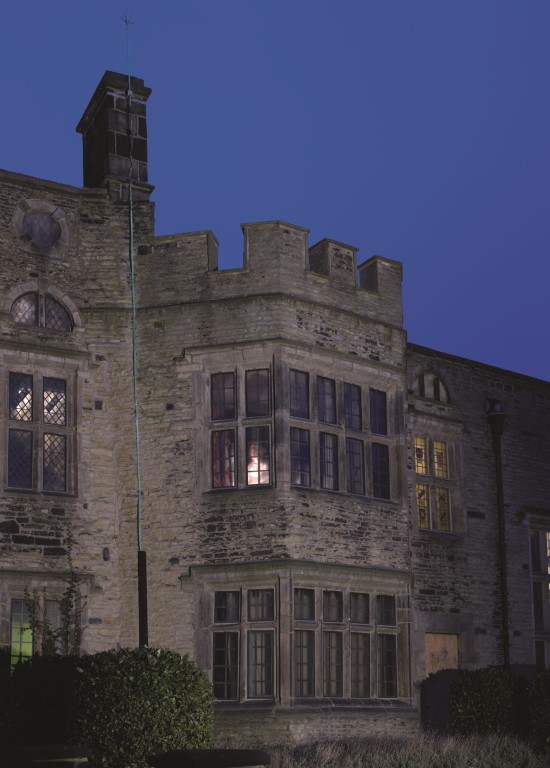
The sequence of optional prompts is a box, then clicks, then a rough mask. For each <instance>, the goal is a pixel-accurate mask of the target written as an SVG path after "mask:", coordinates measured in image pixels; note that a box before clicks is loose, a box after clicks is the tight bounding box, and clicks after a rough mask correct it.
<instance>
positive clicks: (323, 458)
mask: <svg viewBox="0 0 550 768" xmlns="http://www.w3.org/2000/svg"><path fill="white" fill-rule="evenodd" d="M319 465H320V466H319V477H320V484H321V488H324V489H325V490H327V491H337V490H338V436H337V435H332V434H328V433H327V432H321V433H320V434H319Z"/></svg>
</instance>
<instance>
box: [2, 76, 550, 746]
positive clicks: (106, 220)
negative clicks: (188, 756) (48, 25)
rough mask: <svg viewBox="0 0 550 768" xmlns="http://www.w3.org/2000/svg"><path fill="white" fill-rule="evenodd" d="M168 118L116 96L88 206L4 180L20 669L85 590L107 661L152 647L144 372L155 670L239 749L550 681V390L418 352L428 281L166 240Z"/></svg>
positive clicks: (87, 147) (93, 110)
mask: <svg viewBox="0 0 550 768" xmlns="http://www.w3.org/2000/svg"><path fill="white" fill-rule="evenodd" d="M149 94H150V91H149V89H148V88H146V87H145V85H144V83H143V81H141V80H138V79H136V78H134V79H132V98H131V102H130V104H129V103H128V99H127V93H126V78H125V77H123V76H122V75H117V74H116V73H111V72H107V73H106V74H105V76H104V77H103V79H102V81H101V82H100V84H99V86H98V88H97V90H96V92H95V94H94V96H93V97H92V100H91V102H90V104H89V106H88V108H87V109H86V112H85V113H84V116H83V118H82V119H81V121H80V123H79V126H78V130H79V131H80V132H81V133H82V134H83V147H84V186H83V188H75V187H69V186H66V185H62V184H58V183H53V182H49V181H43V180H39V179H36V178H30V177H26V176H21V175H18V174H16V173H10V172H5V171H0V255H1V260H2V261H1V263H2V268H1V270H0V360H1V377H2V389H1V398H0V405H1V409H2V443H1V444H2V446H3V460H2V462H0V483H1V487H2V494H1V498H0V645H2V646H3V647H5V648H9V649H10V652H11V653H12V655H13V658H14V660H15V659H16V658H17V657H19V656H21V655H23V656H24V655H26V654H28V653H30V652H31V651H32V647H33V642H34V643H35V645H36V643H37V641H38V639H39V638H37V637H34V638H33V637H32V636H31V635H32V633H31V632H30V630H29V628H28V621H29V618H28V606H27V602H28V601H27V599H26V595H27V594H28V592H29V591H31V592H32V591H33V590H36V594H37V596H38V600H39V602H40V604H41V610H42V611H43V612H44V614H45V615H47V616H48V617H50V620H51V622H52V623H53V624H54V625H55V622H56V621H58V620H59V618H58V602H59V599H60V597H61V595H62V594H63V591H64V589H65V586H66V582H67V575H68V573H69V569H70V567H71V566H72V568H73V569H74V570H75V571H76V572H77V573H78V575H79V577H80V580H81V590H82V593H83V594H82V602H81V610H80V622H81V630H82V651H83V652H86V653H90V652H95V651H100V650H104V649H108V648H112V647H117V646H131V645H135V644H136V643H137V640H138V597H137V594H138V583H137V550H138V533H137V531H138V525H137V515H138V491H137V489H138V484H137V483H138V478H137V467H138V463H137V461H136V440H135V432H136V419H135V414H134V375H133V370H134V368H133V360H134V350H135V360H136V376H135V391H136V393H137V398H138V415H139V435H140V437H139V453H140V457H139V482H140V487H141V497H140V503H139V516H140V532H141V547H142V550H143V551H145V552H146V553H147V562H148V569H147V590H148V629H149V643H150V644H151V645H165V646H169V647H171V648H174V649H176V650H178V651H181V652H186V653H189V654H190V655H191V656H192V657H193V658H195V659H196V660H197V661H198V663H199V664H200V665H201V666H202V667H203V668H204V669H205V670H206V671H207V673H208V674H209V676H210V677H211V679H212V681H213V684H214V690H215V693H216V697H217V698H218V700H219V703H218V705H217V729H218V733H219V734H220V735H224V734H225V735H232V734H235V733H239V734H240V735H241V736H244V737H251V738H253V737H255V736H257V734H258V729H259V728H260V729H261V732H262V734H263V737H264V739H266V740H274V741H276V740H281V739H291V740H304V739H308V738H314V737H318V736H320V735H323V736H327V735H331V734H335V735H352V734H356V733H365V732H369V731H370V732H384V731H387V730H391V731H395V730H396V729H398V730H408V729H411V728H415V727H417V723H418V682H419V681H420V680H421V679H422V678H424V677H425V676H426V675H427V674H428V673H430V672H433V671H436V670H437V669H439V668H443V667H449V666H450V667H452V666H460V667H476V666H483V665H487V664H499V663H504V662H509V663H512V664H528V665H538V666H539V667H544V666H548V665H550V647H549V643H550V607H549V601H548V590H549V584H550V566H549V565H548V563H549V555H550V502H549V501H548V499H549V498H550V479H549V472H548V469H549V466H550V440H549V437H548V435H549V434H550V384H548V383H547V382H543V381H539V380H535V379H532V378H529V377H526V376H522V375H519V374H515V373H511V372H508V371H503V370H499V369H496V368H492V367H490V366H486V365H483V364H480V363H476V362H473V361H470V360H465V359H461V358H456V357H453V356H450V355H446V354H443V353H439V352H436V351H434V350H431V349H427V348H423V347H418V346H415V345H411V344H408V343H407V337H406V331H405V330H404V328H403V320H402V303H401V278H402V271H401V265H400V264H399V263H398V262H395V261H391V260H389V259H385V258H382V257H379V256H375V257H373V258H371V259H369V260H368V261H366V262H364V263H362V264H360V265H359V267H358V268H357V265H356V250H355V249H354V248H353V247H351V246H348V245H345V244H343V243H339V242H335V241H332V240H328V239H327V240H322V241H321V242H320V243H317V244H316V245H313V246H309V244H308V232H307V230H306V229H303V228H301V227H298V226H294V225H291V224H287V223H285V222H280V221H273V222H261V223H254V224H245V225H243V233H244V263H243V266H242V268H239V269H231V270H223V271H220V270H218V266H217V242H216V239H215V237H214V235H213V234H212V233H211V232H192V233H183V234H176V235H172V236H165V237H156V236H155V233H154V205H153V203H152V202H151V201H150V194H151V192H152V187H151V186H150V185H149V184H148V175H147V173H148V169H147V130H146V102H147V99H148V97H149ZM129 133H130V137H129ZM130 176H131V177H132V184H131V196H132V200H133V225H134V226H133V231H132V237H131V241H132V242H131V243H130V229H129V223H128V198H129V190H130V185H129V182H128V179H129V177H130ZM130 249H132V252H133V253H134V256H135V258H134V264H135V270H134V275H133V276H132V270H131V263H130V257H129V253H130ZM133 287H134V298H135V301H134V302H133V300H132V288H133ZM134 339H135V345H134V343H133V341H134ZM69 560H70V561H71V562H69ZM35 634H36V632H35Z"/></svg>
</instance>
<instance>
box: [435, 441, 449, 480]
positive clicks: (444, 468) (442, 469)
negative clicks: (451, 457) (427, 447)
mask: <svg viewBox="0 0 550 768" xmlns="http://www.w3.org/2000/svg"><path fill="white" fill-rule="evenodd" d="M433 445H434V474H435V476H436V477H440V478H441V477H442V478H444V479H445V480H446V479H447V478H448V477H449V465H448V463H447V444H446V443H442V442H441V441H439V440H434V444H433Z"/></svg>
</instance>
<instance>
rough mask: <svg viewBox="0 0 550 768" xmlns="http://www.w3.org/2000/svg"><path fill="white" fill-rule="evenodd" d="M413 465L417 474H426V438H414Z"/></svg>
mask: <svg viewBox="0 0 550 768" xmlns="http://www.w3.org/2000/svg"><path fill="white" fill-rule="evenodd" d="M414 466H415V471H416V474H417V475H427V474H428V457H427V454H426V438H425V437H415V438H414Z"/></svg>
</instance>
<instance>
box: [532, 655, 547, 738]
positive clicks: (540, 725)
mask: <svg viewBox="0 0 550 768" xmlns="http://www.w3.org/2000/svg"><path fill="white" fill-rule="evenodd" d="M529 711H530V714H531V736H532V737H533V739H534V740H535V742H536V743H537V744H539V745H541V746H547V747H549V746H550V670H548V669H546V670H545V671H544V672H540V673H539V674H538V675H537V676H536V677H535V679H534V680H533V682H532V683H531V687H530V690H529Z"/></svg>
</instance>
